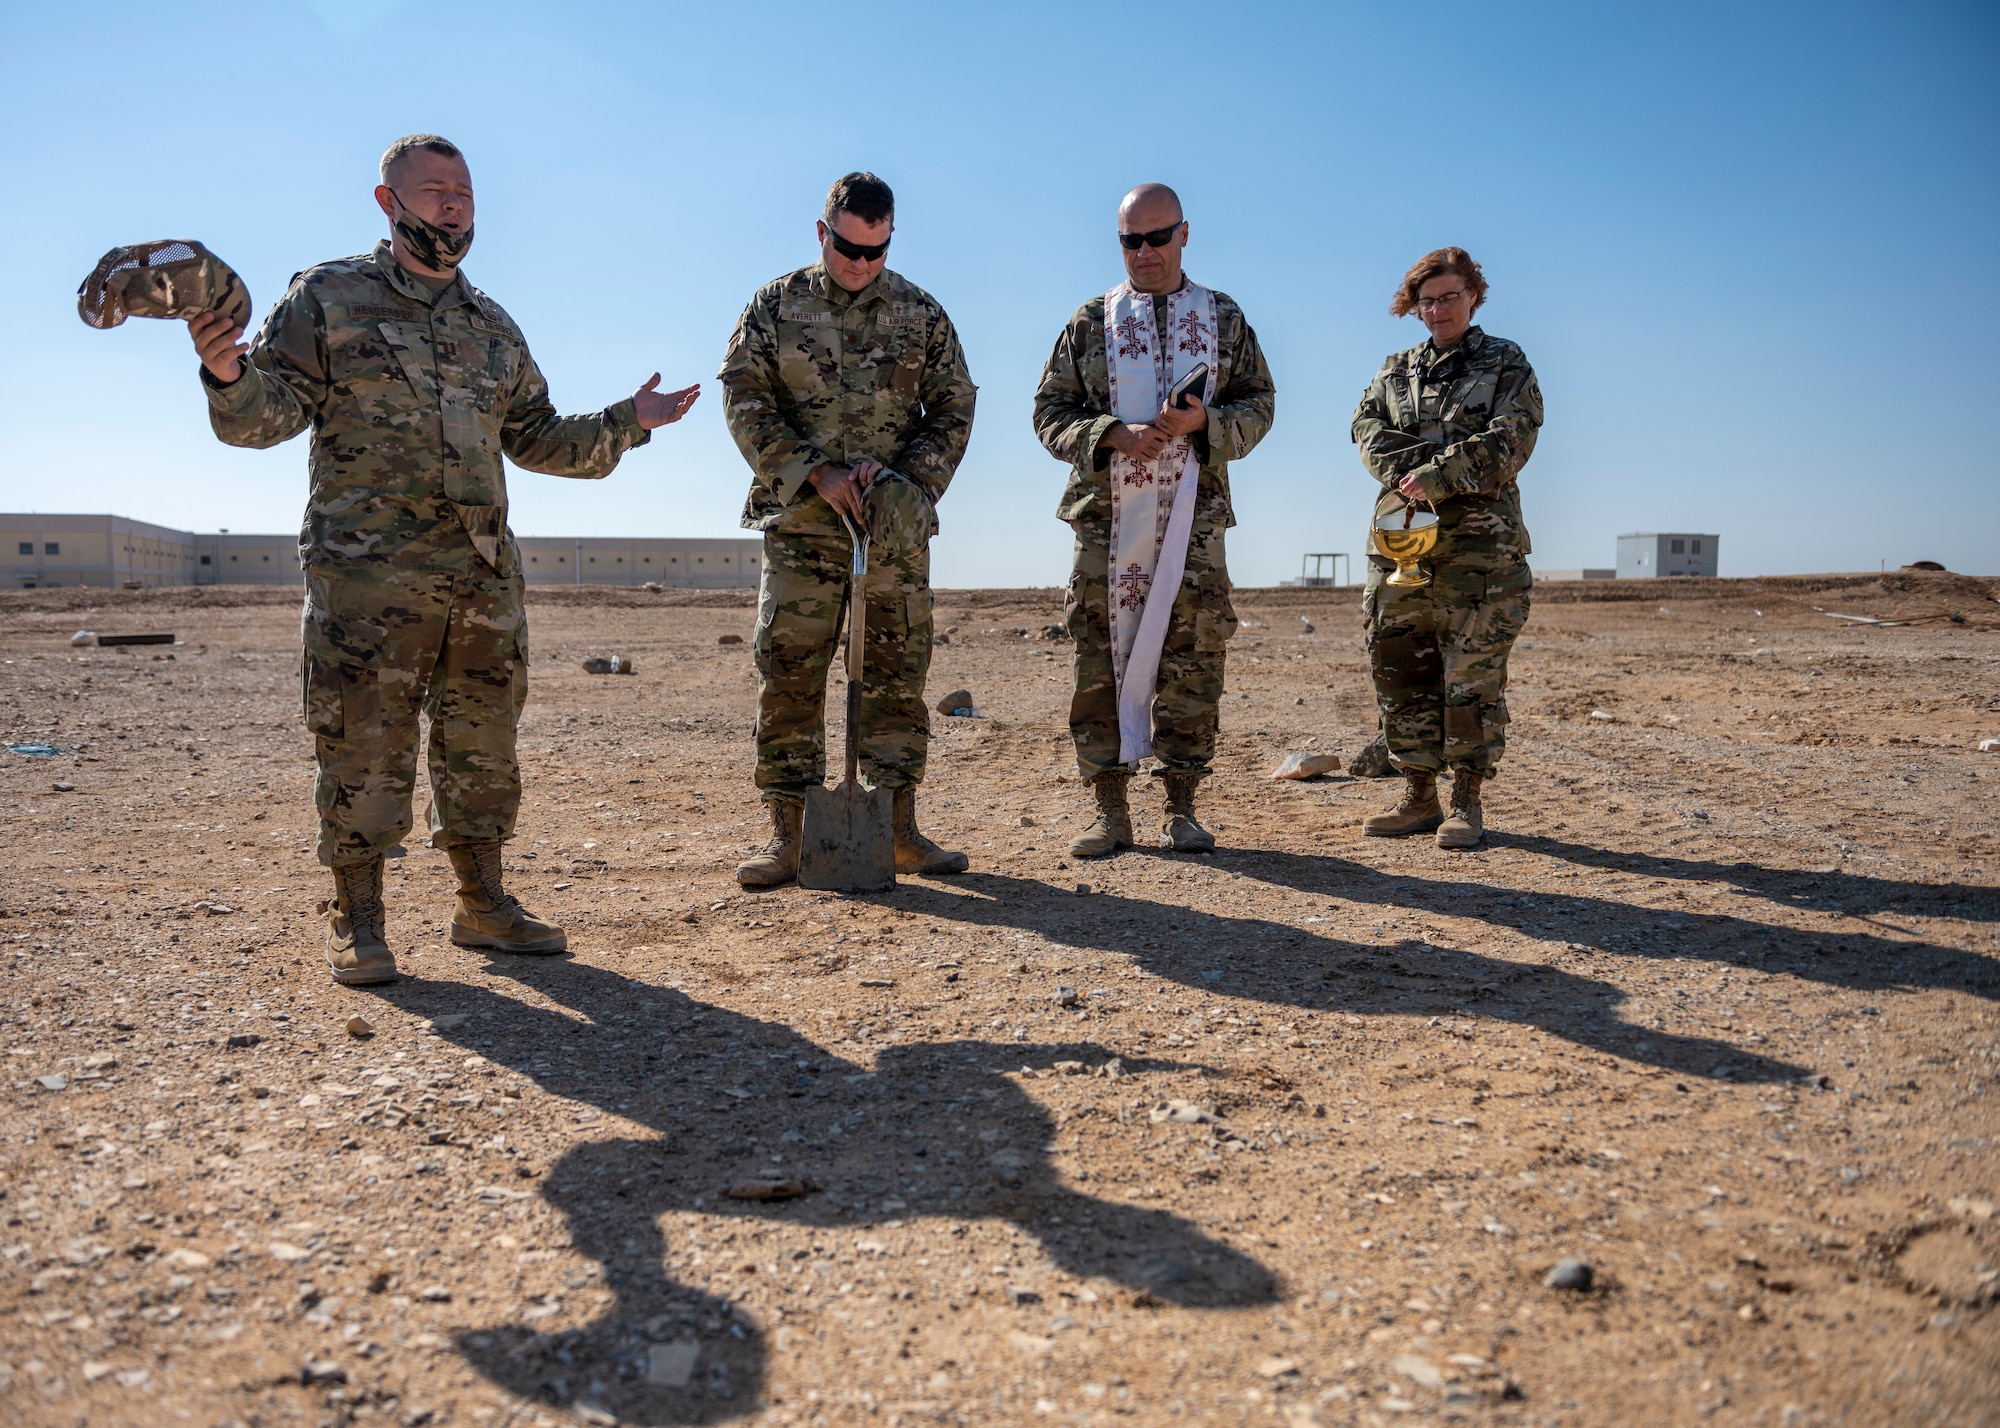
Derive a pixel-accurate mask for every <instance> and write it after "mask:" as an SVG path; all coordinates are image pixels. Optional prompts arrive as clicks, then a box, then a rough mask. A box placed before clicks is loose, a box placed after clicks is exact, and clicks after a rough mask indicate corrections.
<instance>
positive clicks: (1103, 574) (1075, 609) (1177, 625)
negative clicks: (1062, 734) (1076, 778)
mask: <svg viewBox="0 0 2000 1428" xmlns="http://www.w3.org/2000/svg"><path fill="white" fill-rule="evenodd" d="M1075 530H1076V551H1075V555H1074V557H1073V559H1072V561H1071V565H1070V577H1069V596H1068V599H1067V600H1066V601H1065V602H1064V606H1063V622H1064V624H1065V625H1066V626H1067V627H1068V629H1069V636H1070V638H1071V639H1072V640H1074V641H1075V642H1076V660H1075V685H1074V691H1073V693H1072V694H1071V696H1070V703H1069V733H1070V738H1071V739H1072V740H1073V741H1074V742H1075V744H1076V767H1077V772H1078V774H1079V775H1080V776H1081V777H1082V778H1084V779H1085V780H1086V781H1087V780H1089V779H1093V778H1095V777H1096V776H1097V775H1098V774H1101V773H1103V772H1104V771H1105V770H1107V769H1114V768H1120V767H1125V766H1124V765H1121V764H1120V763H1119V761H1118V753H1119V749H1118V686H1117V681H1116V676H1115V675H1114V674H1113V671H1112V662H1111V601H1110V594H1109V589H1108V586H1109V572H1110V567H1111V526H1110V523H1109V522H1108V521H1106V522H1082V521H1080V522H1078V523H1077V525H1076V527H1075ZM1235 633H1236V607H1235V606H1234V605H1233V604H1231V603H1230V599H1229V571H1228V569H1227V568H1226V562H1225V560H1224V557H1223V532H1222V528H1221V527H1220V526H1216V525H1213V524H1210V523H1208V522H1197V523H1196V525H1195V527H1194V530H1193V532H1192V534H1191V535H1190V536H1189V538H1188V554H1187V573H1186V574H1185V575H1184V576H1183V577H1182V579H1181V588H1180V591H1179V593H1178V594H1176V595H1175V597H1174V608H1173V614H1172V616H1171V618H1169V620H1168V622H1167V638H1166V643H1165V644H1164V645H1163V646H1162V647H1161V650H1160V676H1159V681H1158V683H1157V684H1156V685H1155V686H1154V692H1153V756H1154V758H1155V759H1156V760H1157V761H1158V762H1157V765H1156V767H1155V768H1154V770H1153V772H1154V774H1155V775H1160V774H1167V773H1196V774H1206V773H1207V772H1208V769H1209V765H1210V764H1211V763H1213V762H1214V760H1215V732H1216V725H1217V711H1218V710H1219V709H1220V707H1221V704H1222V673H1223V662H1224V657H1225V654H1226V651H1227V646H1228V643H1229V637H1230V636H1231V635H1233V634H1235Z"/></svg>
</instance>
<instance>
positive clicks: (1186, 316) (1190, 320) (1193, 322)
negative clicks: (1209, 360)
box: [1174, 312, 1208, 352]
mask: <svg viewBox="0 0 2000 1428" xmlns="http://www.w3.org/2000/svg"><path fill="white" fill-rule="evenodd" d="M1174 326H1175V327H1178V328H1179V329H1180V330H1181V332H1182V333H1183V334H1184V335H1183V336H1182V338H1181V340H1180V342H1179V343H1178V344H1177V345H1178V347H1179V348H1180V350H1181V351H1183V352H1199V351H1201V350H1202V348H1204V347H1206V346H1207V345H1208V324H1207V323H1205V322H1203V321H1202V320H1201V314H1200V313H1198V312H1184V313H1182V314H1181V317H1180V321H1178V322H1176V323H1175V324H1174Z"/></svg>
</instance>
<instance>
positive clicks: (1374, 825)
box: [1361, 769, 1444, 838]
mask: <svg viewBox="0 0 2000 1428" xmlns="http://www.w3.org/2000/svg"><path fill="white" fill-rule="evenodd" d="M1442 822H1444V810H1443V809H1442V808H1439V807H1438V778H1437V774H1436V773H1435V772H1434V771H1433V770H1431V769H1404V770H1403V796H1402V797H1401V798H1400V799H1398V800H1396V806H1395V807H1394V808H1392V809H1390V810H1389V811H1388V812H1386V813H1371V814H1369V815H1368V816H1367V817H1366V818H1364V819H1362V820H1361V831H1362V832H1363V833H1366V834H1367V835H1368V836H1369V837H1371V838H1401V837H1403V836H1404V835H1405V834H1409V833H1428V832H1430V831H1431V829H1433V828H1435V827H1437V826H1438V824H1440V823H1442Z"/></svg>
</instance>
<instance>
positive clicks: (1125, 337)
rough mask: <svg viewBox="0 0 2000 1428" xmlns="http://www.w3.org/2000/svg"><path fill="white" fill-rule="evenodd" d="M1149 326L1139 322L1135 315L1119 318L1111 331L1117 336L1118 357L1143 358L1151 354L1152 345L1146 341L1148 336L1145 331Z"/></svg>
mask: <svg viewBox="0 0 2000 1428" xmlns="http://www.w3.org/2000/svg"><path fill="white" fill-rule="evenodd" d="M1149 326H1151V324H1150V323H1148V322H1145V321H1143V320H1141V319H1140V318H1139V317H1138V315H1137V314H1135V313H1127V314H1126V315H1125V316H1123V317H1121V318H1119V319H1118V323H1117V325H1116V326H1115V327H1113V328H1112V329H1111V330H1112V331H1113V332H1114V333H1116V334H1117V336H1118V355H1119V356H1120V357H1144V356H1145V355H1146V354H1147V353H1148V352H1151V351H1152V350H1153V344H1152V343H1151V342H1150V341H1148V340H1147V338H1148V336H1149V334H1148V333H1147V331H1146V329H1147V328H1148V327H1149Z"/></svg>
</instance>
